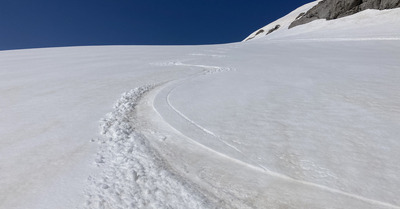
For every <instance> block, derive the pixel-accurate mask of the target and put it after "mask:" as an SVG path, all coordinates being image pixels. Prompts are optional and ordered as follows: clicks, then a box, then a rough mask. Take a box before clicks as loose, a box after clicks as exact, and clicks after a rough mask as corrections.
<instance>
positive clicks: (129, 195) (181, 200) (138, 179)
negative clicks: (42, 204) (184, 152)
mask: <svg viewBox="0 0 400 209" xmlns="http://www.w3.org/2000/svg"><path fill="white" fill-rule="evenodd" d="M151 88H152V87H151V86H143V87H140V88H136V89H133V90H131V91H129V92H126V93H124V94H123V95H122V97H121V98H120V99H119V100H118V102H117V103H116V104H115V106H114V111H113V112H111V113H109V114H108V115H107V117H106V118H105V119H103V120H102V125H101V133H102V135H103V137H101V138H99V143H100V151H99V153H98V154H97V159H96V163H97V165H98V167H99V168H100V170H101V173H100V174H99V175H97V176H94V177H90V178H89V180H90V182H91V187H90V189H89V190H88V191H87V192H86V196H87V201H86V207H85V208H99V209H103V208H116V209H117V208H121V209H128V208H160V209H161V208H182V209H184V208H212V207H211V204H210V203H209V202H208V200H207V199H206V198H205V197H204V196H203V195H202V194H201V193H200V192H199V191H198V190H197V189H196V188H195V187H193V186H192V185H190V184H188V183H187V182H185V180H183V179H182V178H180V177H179V176H178V175H176V174H174V173H173V172H172V171H171V170H170V169H169V168H168V165H167V164H166V163H165V162H164V161H163V160H162V159H161V158H160V156H159V155H158V154H157V152H155V150H154V149H153V148H152V147H151V146H150V145H149V143H148V141H147V140H146V138H145V137H144V136H143V135H141V134H139V133H138V132H137V131H135V123H136V121H135V118H134V117H132V116H133V112H134V111H135V107H136V105H137V102H138V100H139V99H140V98H141V96H142V95H143V94H145V93H146V92H147V91H149V90H150V89H151Z"/></svg>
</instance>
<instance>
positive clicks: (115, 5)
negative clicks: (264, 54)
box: [0, 0, 311, 50]
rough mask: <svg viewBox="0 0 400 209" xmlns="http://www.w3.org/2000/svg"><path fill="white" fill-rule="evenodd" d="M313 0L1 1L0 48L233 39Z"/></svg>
mask: <svg viewBox="0 0 400 209" xmlns="http://www.w3.org/2000/svg"><path fill="white" fill-rule="evenodd" d="M310 1H311V0H286V1H282V0H275V1H268V0H254V1H253V0H197V1H194V0H141V1H138V0H0V50H7V49H22V48H37V47H54V46H78V45H110V44H112V45H115V44H118V45H132V44H134V45H178V44H179V45H181V44H184V45H188V44H216V43H228V42H237V41H241V40H242V39H244V38H245V37H246V36H247V35H249V34H250V33H251V32H253V31H254V30H256V29H258V28H260V27H262V26H264V25H266V24H268V23H269V22H271V21H274V20H276V19H277V18H280V17H282V16H283V15H285V14H287V13H289V12H290V11H292V10H293V9H295V8H297V7H298V6H301V5H303V4H305V3H308V2H310Z"/></svg>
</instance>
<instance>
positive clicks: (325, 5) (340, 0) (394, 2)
mask: <svg viewBox="0 0 400 209" xmlns="http://www.w3.org/2000/svg"><path fill="white" fill-rule="evenodd" d="M397 7H400V0H323V1H321V2H319V3H318V4H317V5H316V6H314V7H313V8H311V9H310V10H308V12H307V13H306V14H304V15H303V16H301V17H298V18H297V19H296V20H295V21H293V22H292V23H291V24H290V26H289V28H293V27H295V26H298V25H302V24H306V23H309V22H312V21H314V20H317V19H327V20H333V19H337V18H341V17H345V16H349V15H352V14H355V13H358V12H360V11H363V10H366V9H379V10H383V9H393V8H397Z"/></svg>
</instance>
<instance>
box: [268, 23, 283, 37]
mask: <svg viewBox="0 0 400 209" xmlns="http://www.w3.org/2000/svg"><path fill="white" fill-rule="evenodd" d="M280 27H281V25H275V27H273V28H271V29H270V30H269V31H268V33H267V34H266V35H268V34H270V33H272V32H274V31H276V30H278V29H279V28H280Z"/></svg>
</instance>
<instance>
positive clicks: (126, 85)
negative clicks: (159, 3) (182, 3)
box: [0, 5, 400, 209]
mask: <svg viewBox="0 0 400 209" xmlns="http://www.w3.org/2000/svg"><path fill="white" fill-rule="evenodd" d="M308 6H309V5H308ZM303 10H304V8H303ZM293 15H294V14H292V16H293ZM399 18H400V10H399V9H394V10H384V11H373V10H367V11H364V12H361V13H359V14H356V15H353V16H348V17H345V18H342V19H338V20H335V21H325V20H318V21H314V22H312V23H310V24H306V25H302V26H298V27H296V28H293V29H290V30H286V29H285V28H283V29H280V30H278V31H276V32H274V33H271V34H269V35H268V36H261V37H257V38H255V39H253V40H250V41H247V42H241V43H232V44H225V45H210V46H163V47H162V46H98V47H65V48H47V49H29V50H12V51H1V52H0V115H1V117H0V145H1V146H0V208H2V209H3V208H4V209H26V208H29V209H54V208H57V209H71V208H109V209H116V208H338V209H339V208H363V209H364V208H371V209H376V208H400V199H399V196H400V190H399V188H400V178H399V174H400V164H399V163H398V160H399V159H400V93H399V92H400V82H399V81H400V25H399V24H395V23H396V22H398V20H399ZM264 35H265V34H264Z"/></svg>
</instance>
